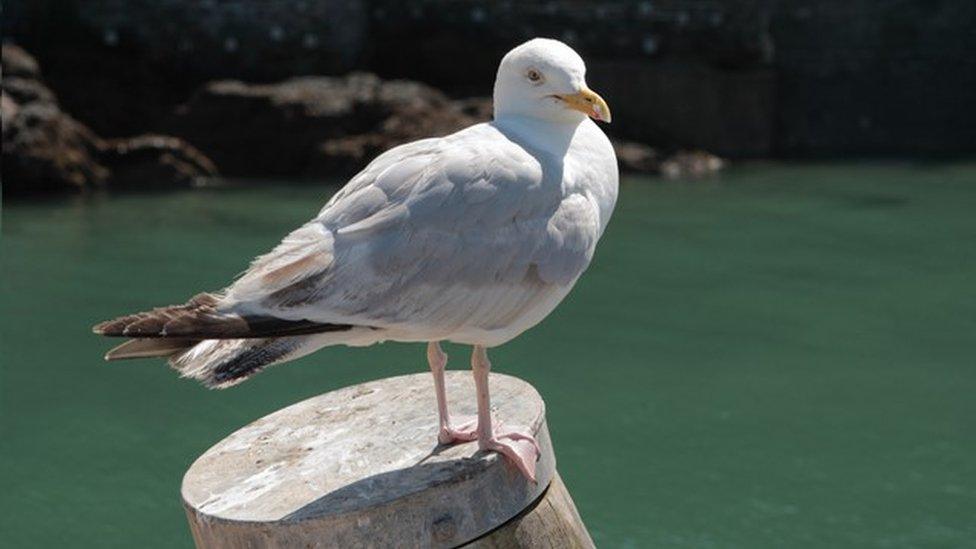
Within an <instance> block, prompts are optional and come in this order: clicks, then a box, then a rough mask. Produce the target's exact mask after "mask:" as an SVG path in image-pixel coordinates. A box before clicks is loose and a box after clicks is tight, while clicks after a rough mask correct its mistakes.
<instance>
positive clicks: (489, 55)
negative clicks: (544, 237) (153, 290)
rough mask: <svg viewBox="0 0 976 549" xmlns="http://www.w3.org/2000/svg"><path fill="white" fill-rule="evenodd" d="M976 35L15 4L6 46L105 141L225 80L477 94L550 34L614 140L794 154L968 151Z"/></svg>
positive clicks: (390, 2) (702, 8) (611, 8)
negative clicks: (362, 75)
mask: <svg viewBox="0 0 976 549" xmlns="http://www.w3.org/2000/svg"><path fill="white" fill-rule="evenodd" d="M974 20H976V2H972V1H971V0H944V1H940V2H924V1H915V2H882V1H875V2H840V1H836V0H783V1H780V2H770V1H763V0H715V1H708V2H705V1H701V0H608V1H602V2H580V1H578V0H527V1H524V2H513V1H505V2H493V1H490V0H466V1H458V0H407V1H401V0H351V1H340V0H318V1H311V0H280V1H276V2H262V1H257V0H202V1H191V0H157V1H153V2H120V1H119V0H85V1H82V0H9V1H8V2H6V3H5V4H4V17H3V30H4V36H6V37H13V38H14V39H15V40H17V41H19V43H21V44H23V45H26V46H28V49H30V50H31V51H33V52H34V53H35V54H37V55H38V56H39V57H40V58H41V59H42V61H44V64H45V66H46V72H47V78H48V82H49V83H50V85H51V87H52V88H53V89H55V90H56V91H57V92H58V94H59V96H60V99H61V102H62V104H63V105H65V110H67V111H68V112H71V113H72V114H73V115H74V116H75V117H76V118H77V119H79V120H81V121H82V122H84V123H85V124H86V125H88V126H89V127H91V128H93V129H94V130H95V131H96V132H97V133H99V134H100V135H105V136H121V135H131V134H134V133H139V132H143V131H147V130H149V129H153V128H156V127H158V124H159V123H160V122H161V121H162V120H163V119H164V118H166V117H167V116H168V115H169V113H170V111H171V110H172V108H173V107H174V106H175V105H177V104H180V103H183V102H185V101H186V98H187V97H188V96H189V95H190V93H192V92H193V90H195V89H197V88H198V87H199V86H201V85H202V84H204V83H205V82H208V81H212V80H216V79H240V80H244V81H253V82H274V81H279V80H282V79H285V78H288V77H292V76H296V75H306V74H326V75H335V74H345V73H347V72H349V71H350V70H353V69H361V70H362V69H365V70H369V71H371V72H375V73H377V74H380V75H383V77H384V78H387V79H389V78H411V79H415V80H419V81H422V82H425V83H427V84H429V85H432V86H435V87H437V88H438V89H441V90H444V91H446V92H447V93H449V94H451V95H452V96H454V97H463V96H477V95H484V94H487V93H488V91H489V90H490V86H491V81H492V78H493V76H494V71H495V69H496V68H497V63H498V60H499V59H500V58H501V56H502V55H503V54H504V53H505V52H506V51H507V50H508V49H509V48H511V47H512V46H514V45H515V44H518V43H520V42H522V41H524V40H526V39H528V38H531V37H534V36H548V37H553V38H558V39H561V40H563V41H565V42H567V43H569V44H570V45H572V46H573V47H575V48H576V49H577V50H579V51H580V52H581V53H582V54H583V55H584V57H585V58H586V59H587V61H588V64H589V67H590V72H591V75H590V80H591V84H592V85H593V87H594V89H597V90H598V91H600V92H601V93H602V94H603V95H604V97H606V98H607V100H608V101H609V102H610V104H611V106H613V108H614V113H615V114H616V115H617V117H616V121H615V122H614V124H613V126H612V127H611V128H610V131H611V132H612V133H613V134H614V136H615V137H618V138H621V139H630V140H637V141H642V142H645V143H647V144H650V145H653V146H656V147H663V148H668V149H671V148H679V147H682V148H704V149H707V150H711V151H714V152H718V153H720V154H723V155H727V156H732V157H757V156H758V157H768V156H787V157H792V156H798V155H849V154H905V153H907V154H913V153H914V154H919V153H921V154H926V153H928V154H931V153H939V152H956V153H959V152H963V153H965V152H969V153H971V152H973V150H974V146H976V145H974V143H976V102H973V101H972V100H971V95H972V94H971V90H972V89H973V88H974V87H976V63H974V62H973V60H972V51H973V50H974V49H976V35H974V33H973V32H972V28H971V27H972V21H974ZM120 106H121V107H123V108H118V107H120Z"/></svg>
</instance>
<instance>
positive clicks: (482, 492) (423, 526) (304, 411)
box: [182, 371, 592, 547]
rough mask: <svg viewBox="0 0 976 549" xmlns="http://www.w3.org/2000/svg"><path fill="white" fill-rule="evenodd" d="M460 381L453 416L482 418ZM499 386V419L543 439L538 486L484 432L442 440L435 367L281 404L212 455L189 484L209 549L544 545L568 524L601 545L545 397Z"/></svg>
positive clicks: (494, 379)
mask: <svg viewBox="0 0 976 549" xmlns="http://www.w3.org/2000/svg"><path fill="white" fill-rule="evenodd" d="M446 383H447V393H448V397H449V401H450V408H451V413H452V416H453V417H454V418H457V420H461V419H462V418H463V417H464V416H471V417H473V416H474V415H475V412H476V401H475V396H474V382H473V379H472V376H471V373H470V372H468V371H450V372H447V379H446ZM490 384H491V397H492V408H493V411H494V414H495V418H496V419H497V420H500V421H502V422H503V423H504V424H509V425H521V426H524V427H527V428H528V429H529V431H531V432H532V433H533V434H534V435H535V437H536V438H537V439H538V441H539V445H540V447H541V450H542V455H541V457H540V459H539V462H538V463H537V468H536V475H537V479H538V483H532V482H529V481H527V480H525V479H524V478H523V477H522V476H521V475H520V474H519V472H518V470H517V469H516V468H515V467H514V466H512V465H511V464H510V463H508V462H507V461H506V460H504V459H503V458H502V457H501V456H500V455H498V454H495V453H490V452H480V451H479V450H478V446H477V443H475V442H471V443H466V444H459V445H454V446H439V445H438V444H437V411H436V410H437V409H436V403H435V399H434V389H433V380H432V379H431V376H430V374H427V373H424V374H414V375H408V376H401V377H394V378H388V379H382V380H378V381H372V382H368V383H363V384H361V385H356V386H353V387H347V388H345V389H340V390H337V391H333V392H330V393H326V394H323V395H320V396H317V397H313V398H310V399H308V400H305V401H302V402H299V403H297V404H294V405H292V406H289V407H287V408H284V409H282V410H279V411H278V412H275V413H273V414H270V415H268V416H265V417H263V418H261V419H259V420H257V421H255V422H253V423H251V424H250V425H248V426H246V427H244V428H242V429H240V430H239V431H237V432H235V433H233V434H231V435H230V436H228V437H227V438H225V439H224V440H222V441H221V442H219V443H217V444H216V445H215V446H213V447H212V448H210V449H209V450H207V451H206V452H205V453H204V454H203V455H202V456H200V458H198V459H197V460H196V461H195V462H194V463H193V465H192V466H191V467H190V469H189V470H188V471H187V473H186V475H185V477H184V479H183V488H182V495H183V503H184V507H185V508H186V511H187V516H188V518H189V521H190V529H191V531H192V533H193V537H194V540H195V542H196V544H197V546H198V547H456V546H460V545H463V544H465V543H468V542H472V541H473V542H474V545H472V546H475V547H543V546H548V545H534V544H532V542H533V539H534V538H533V536H535V538H538V539H549V536H556V535H562V534H566V535H569V536H571V537H572V539H574V540H577V541H579V544H569V545H567V544H566V543H563V542H560V543H557V545H555V546H582V547H587V546H592V542H591V541H590V540H589V536H588V535H587V534H586V530H585V528H584V527H583V525H582V522H580V521H579V516H578V514H576V509H575V507H574V506H573V504H572V500H571V499H570V498H569V494H568V492H566V491H565V487H564V486H563V484H562V482H561V481H559V480H558V477H556V476H555V457H554V455H553V449H552V443H551V441H550V440H549V432H548V429H547V427H546V420H545V405H544V403H543V401H542V398H541V397H540V396H539V393H538V392H537V391H536V390H535V389H534V388H533V387H532V386H531V385H529V384H528V383H526V382H524V381H522V380H520V379H517V378H514V377H511V376H506V375H499V374H492V375H491V379H490ZM554 478H557V480H556V481H553V479H554ZM550 484H551V486H550ZM547 488H548V490H547ZM513 518H514V519H515V520H512V519H513ZM547 528H548V530H547ZM547 532H548V533H547ZM501 535H504V536H507V537H506V538H505V539H508V540H509V541H506V542H504V543H503V544H498V543H495V544H491V543H492V542H491V540H492V538H493V537H495V536H501ZM540 536H541V537H540ZM498 539H502V538H500V537H499V538H498ZM520 539H521V540H523V542H524V543H522V542H518V540H520ZM538 539H536V541H538ZM555 539H556V538H552V541H555ZM566 539H569V538H566ZM486 544H487V545H486Z"/></svg>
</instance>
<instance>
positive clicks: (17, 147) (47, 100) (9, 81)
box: [0, 44, 216, 195]
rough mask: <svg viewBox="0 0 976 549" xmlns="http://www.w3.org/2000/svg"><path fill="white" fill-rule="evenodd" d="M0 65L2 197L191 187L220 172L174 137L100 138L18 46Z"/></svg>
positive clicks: (6, 49)
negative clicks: (65, 106)
mask: <svg viewBox="0 0 976 549" xmlns="http://www.w3.org/2000/svg"><path fill="white" fill-rule="evenodd" d="M2 70H3V75H4V78H3V80H2V81H0V87H2V90H3V96H2V102H0V110H2V116H3V157H2V162H3V166H2V173H3V192H4V194H10V195H14V194H29V193H43V192H57V191H66V190H72V191H77V190H83V189H87V188H92V187H96V186H113V187H132V186H151V185H173V184H180V185H186V184H189V183H192V182H193V181H194V180H195V179H196V178H198V177H201V176H205V175H214V174H215V173H216V169H215V168H214V166H213V164H212V163H211V162H210V161H209V160H208V159H207V158H206V157H204V156H203V155H202V154H200V153H199V152H198V151H196V150H195V149H193V147H191V146H189V145H188V144H186V143H185V142H183V141H182V140H179V139H176V138H172V137H168V138H167V137H161V136H141V137H136V138H132V139H115V140H103V139H101V138H100V137H98V136H97V135H96V134H95V133H94V132H92V131H91V130H89V129H88V128H87V127H86V126H85V125H83V124H81V123H80V122H78V121H77V120H75V119H74V118H72V117H71V116H69V115H67V114H65V113H64V112H63V111H62V110H61V108H60V106H59V105H58V102H57V98H56V97H55V95H54V93H52V92H51V90H49V89H48V88H47V87H46V86H45V85H44V83H43V82H42V81H41V80H40V77H41V72H40V69H39V68H38V65H37V62H36V61H35V60H34V58H33V57H31V56H30V55H29V54H27V52H25V51H24V50H23V49H21V48H19V47H17V46H14V45H11V44H4V45H3V67H2Z"/></svg>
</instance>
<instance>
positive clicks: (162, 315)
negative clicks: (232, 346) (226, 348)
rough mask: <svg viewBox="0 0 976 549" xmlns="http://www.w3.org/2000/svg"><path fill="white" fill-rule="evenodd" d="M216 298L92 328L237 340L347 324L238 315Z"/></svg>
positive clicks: (329, 329) (123, 333) (112, 334)
mask: <svg viewBox="0 0 976 549" xmlns="http://www.w3.org/2000/svg"><path fill="white" fill-rule="evenodd" d="M220 299H221V298H220V297H219V296H217V295H215V294H199V295H197V296H195V297H193V299H191V300H190V301H188V302H186V303H184V304H183V305H171V306H169V307H158V308H156V309H153V310H151V311H144V312H141V313H135V314H131V315H125V316H121V317H119V318H116V319H113V320H108V321H105V322H101V323H99V324H96V325H95V326H93V327H92V331H93V332H95V333H96V334H99V335H104V336H109V337H133V338H157V337H158V338H163V337H166V338H173V337H175V338H183V339H196V340H198V341H200V340H204V339H238V338H241V339H243V338H257V339H260V338H269V337H283V336H297V335H308V334H318V333H323V332H340V331H344V330H349V329H351V328H352V326H351V325H349V324H327V323H320V322H313V321H310V320H290V319H284V318H277V317H274V316H268V315H250V314H240V313H237V312H234V311H232V310H231V311H229V310H225V308H224V307H222V306H221V302H220Z"/></svg>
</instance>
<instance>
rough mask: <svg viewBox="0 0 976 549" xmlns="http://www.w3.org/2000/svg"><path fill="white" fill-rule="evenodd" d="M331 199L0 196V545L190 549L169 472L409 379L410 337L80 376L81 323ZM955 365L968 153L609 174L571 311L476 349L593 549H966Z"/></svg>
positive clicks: (960, 329)
mask: <svg viewBox="0 0 976 549" xmlns="http://www.w3.org/2000/svg"><path fill="white" fill-rule="evenodd" d="M333 191H334V188H331V187H328V188H326V187H318V186H307V185H306V186H302V187H296V186H289V185H285V184H274V185H264V186H262V187H254V186H250V187H248V186H230V187H226V188H213V189H205V190H195V191H181V192H173V193H168V194H167V193H162V194H127V195H119V196H109V195H94V196H87V197H74V198H70V199H57V200H47V201H41V202H12V201H9V200H8V201H7V202H6V203H5V204H4V208H3V226H2V230H3V232H2V239H0V253H2V255H0V257H2V278H0V280H2V285H3V294H2V295H3V297H2V299H3V301H2V340H0V345H2V349H0V357H2V363H0V541H2V543H0V545H4V546H7V547H59V546H71V547H181V546H189V545H190V544H191V540H190V537H189V534H188V531H187V528H186V525H185V519H184V516H183V511H182V509H181V507H180V503H179V486H180V480H181V476H182V473H183V471H184V470H185V469H186V467H187V466H188V465H189V464H190V463H191V462H192V461H193V459H194V458H195V457H196V456H197V455H198V454H200V453H201V452H203V451H204V450H205V449H206V448H208V447H209V446H210V445H211V444H213V443H214V442H216V441H217V440H219V439H221V438H222V437H223V436H225V435H226V434H228V433H230V432H231V431H233V430H235V429H236V428H238V427H240V426H242V425H244V424H245V423H247V422H249V421H251V420H253V419H255V418H257V417H260V416H262V415H264V414H266V413H269V412H271V411H273V410H275V409H278V408H281V407H283V406H285V405H288V404H290V403H293V402H295V401H298V400H301V399H304V398H306V397H309V396H312V395H315V394H318V393H321V392H325V391H328V390H331V389H335V388H338V387H342V386H345V385H349V384H354V383H357V382H361V381H364V380H368V379H374V378H379V377H384V376H390V375H396V374H402V373H408V372H420V371H424V370H425V368H426V364H425V362H424V355H423V350H422V347H421V346H419V345H401V344H386V345H382V346H377V347H373V348H369V349H346V348H334V349H327V350H326V351H324V352H320V353H317V354H315V355H313V356H311V357H308V358H305V359H303V360H301V361H299V363H295V364H290V365H288V366H285V367H280V368H274V369H272V370H270V371H269V372H267V373H264V374H262V375H260V376H258V377H256V378H255V379H254V380H252V381H250V382H248V383H246V384H244V385H242V386H240V387H237V388H234V389H231V390H227V391H222V392H212V391H207V390H205V389H202V388H200V387H198V386H196V385H195V384H193V383H190V382H187V381H182V380H179V379H177V378H176V376H175V375H173V373H172V372H170V371H169V370H167V369H166V368H165V367H163V366H162V364H160V363H154V362H137V363H113V364H105V363H103V362H102V361H101V355H102V353H103V352H104V351H105V350H106V348H107V346H108V342H106V341H104V340H100V339H98V338H96V337H94V336H92V335H91V334H90V333H89V326H90V325H91V324H92V323H93V322H95V321H97V320H101V319H104V318H107V317H111V316H114V315H117V314H119V313H123V312H128V311H132V310H134V309H143V308H146V307H150V306H154V305H160V304H167V303H175V302H180V301H182V300H183V299H184V298H186V297H188V296H189V295H191V294H193V293H195V292H196V291H198V290H204V289H216V288H220V287H221V286H222V285H223V284H224V283H225V282H227V281H228V280H229V279H230V277H231V276H233V275H234V274H235V273H237V272H238V271H239V270H241V269H242V268H243V267H244V266H245V264H246V262H247V260H248V259H249V258H250V257H251V256H252V255H254V254H255V253H257V252H261V251H264V250H266V249H267V248H269V247H270V246H272V245H273V244H275V243H276V242H277V241H278V239H279V238H280V237H281V236H282V235H283V234H284V233H285V232H287V231H288V230H289V229H290V228H292V227H294V226H295V225H297V224H299V223H300V222H302V221H304V220H305V219H307V218H308V217H310V216H311V215H313V214H314V212H315V211H317V210H318V208H319V207H320V205H321V204H322V203H323V202H324V201H325V200H326V199H327V198H328V196H329V195H330V194H331V193H332V192H333ZM449 351H453V359H454V362H453V366H454V367H457V368H463V367H465V364H466V358H465V357H464V356H463V355H462V352H463V351H462V349H459V348H453V349H449ZM974 356H976V165H972V164H967V165H962V164H953V165H925V166H916V165H869V166H864V165H806V166H778V165H753V166H746V167H739V168H735V169H733V170H732V171H730V172H728V173H727V174H725V175H723V176H722V177H721V178H718V179H714V180H709V181H707V182H694V183H690V182H677V183H675V182H671V183H668V182H661V181H652V180H634V179H632V180H626V181H624V182H623V184H622V187H621V194H620V201H619V205H618V209H617V212H616V214H615V217H614V219H613V221H612V222H611V224H610V228H609V230H608V232H607V234H606V236H605V237H604V239H603V241H602V242H601V243H600V248H599V250H598V253H597V257H596V259H595V262H594V265H593V266H592V267H591V269H590V270H589V272H588V273H587V274H586V276H585V277H584V278H583V279H582V281H581V282H580V283H579V285H578V286H577V288H576V290H575V291H574V292H573V293H572V294H571V296H570V298H569V299H568V300H567V301H566V302H565V303H564V304H563V305H562V306H561V307H560V308H559V309H558V310H557V311H556V312H555V313H554V314H553V315H552V316H551V317H550V318H549V319H547V320H546V321H545V322H544V323H543V324H542V325H540V326H539V327H537V328H535V329H534V330H532V331H530V332H528V333H527V334H525V335H523V336H522V337H521V338H519V339H517V340H516V341H514V342H512V343H510V344H508V345H506V346H504V347H502V348H500V349H497V350H495V351H494V353H493V355H492V358H493V362H494V364H495V368H496V369H497V370H499V371H502V372H507V373H511V374H514V375H518V376H520V377H523V378H525V379H528V380H529V381H531V382H532V383H534V384H535V385H536V387H538V388H539V390H540V391H541V393H542V394H543V396H544V397H545V398H546V400H547V403H548V413H549V424H550V429H551V431H552V434H553V438H554V440H555V445H556V454H557V458H558V461H559V469H560V471H561V473H562V475H563V477H564V478H565V480H566V483H567V485H568V486H569V488H570V490H571V492H572V494H573V496H574V498H575V500H576V503H577V505H578V507H579V509H580V512H581V513H582V516H583V518H584V520H585V522H586V524H587V525H588V527H589V529H590V532H591V533H592V535H593V538H594V539H595V541H596V542H597V545H599V546H601V547H693V548H700V547H743V548H752V547H774V548H780V547H812V548H820V547H976V359H974ZM431 413H433V410H432V411H431Z"/></svg>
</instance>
